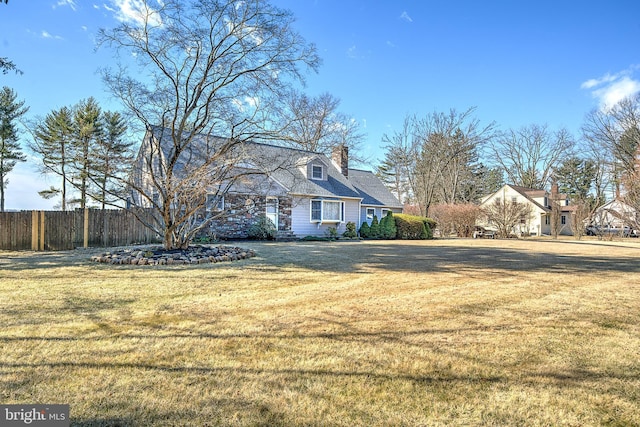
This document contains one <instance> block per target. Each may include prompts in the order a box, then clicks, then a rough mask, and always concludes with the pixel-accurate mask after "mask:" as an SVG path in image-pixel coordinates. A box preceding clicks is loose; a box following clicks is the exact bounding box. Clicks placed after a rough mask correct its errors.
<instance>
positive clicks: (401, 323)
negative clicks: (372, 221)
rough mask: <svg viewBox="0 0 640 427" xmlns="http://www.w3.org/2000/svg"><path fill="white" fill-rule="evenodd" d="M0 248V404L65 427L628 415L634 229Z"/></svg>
mask: <svg viewBox="0 0 640 427" xmlns="http://www.w3.org/2000/svg"><path fill="white" fill-rule="evenodd" d="M239 245H240V246H243V247H247V248H254V249H255V250H256V251H257V254H258V256H257V257H256V258H252V259H248V260H243V261H238V262H233V263H224V264H207V265H204V264H203V265H198V266H194V267H184V266H175V267H159V266H156V267H149V266H145V267H142V266H117V267H114V266H108V265H105V264H97V263H91V262H90V261H88V258H89V256H90V255H92V254H93V253H94V252H95V251H82V250H78V251H72V252H60V253H31V252H24V253H18V252H0V325H1V329H0V403H5V404H6V403H31V404H52V403H64V404H69V405H70V406H71V417H72V425H85V426H89V425H131V426H147V425H154V426H155V425H172V426H173V425H203V426H204V425H225V426H226V425H265V426H266V425H269V426H273V425H286V426H307V425H311V426H315V425H317V426H325V425H336V426H354V425H355V426H376V425H378V426H403V425H407V426H415V425H425V426H438V425H442V426H445V425H446V426H448V425H492V426H495V425H505V426H507V425H508V426H512V425H518V426H521V425H529V426H538V425H539V426H547V425H548V426H556V425H568V426H585V425H612V426H637V425H640V274H639V273H640V242H638V241H637V239H629V240H628V241H623V242H622V241H620V242H599V241H588V242H574V241H572V240H566V241H552V240H526V241H520V240H471V239H454V240H435V241H428V242H410V241H393V242H337V243H327V242H306V243H302V242H301V243H253V242H247V243H244V242H243V243H240V244H239Z"/></svg>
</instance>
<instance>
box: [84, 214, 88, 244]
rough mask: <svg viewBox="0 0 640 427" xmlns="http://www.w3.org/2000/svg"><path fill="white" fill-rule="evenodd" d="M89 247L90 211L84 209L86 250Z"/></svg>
mask: <svg viewBox="0 0 640 427" xmlns="http://www.w3.org/2000/svg"><path fill="white" fill-rule="evenodd" d="M88 247H89V209H88V208H87V207H86V206H85V208H84V248H85V249H86V248H88Z"/></svg>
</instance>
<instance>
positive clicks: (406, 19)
mask: <svg viewBox="0 0 640 427" xmlns="http://www.w3.org/2000/svg"><path fill="white" fill-rule="evenodd" d="M400 19H402V20H403V21H407V22H413V19H411V17H410V16H409V14H408V13H407V11H403V12H402V14H400Z"/></svg>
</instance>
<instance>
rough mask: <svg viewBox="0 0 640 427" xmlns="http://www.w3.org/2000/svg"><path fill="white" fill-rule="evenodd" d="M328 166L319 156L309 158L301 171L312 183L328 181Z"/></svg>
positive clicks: (303, 163)
mask: <svg viewBox="0 0 640 427" xmlns="http://www.w3.org/2000/svg"><path fill="white" fill-rule="evenodd" d="M327 168H328V165H327V164H326V163H325V162H323V161H322V159H321V158H320V157H319V156H313V157H308V158H306V159H304V160H303V162H301V164H300V170H301V171H302V173H303V174H304V176H305V177H306V178H307V179H310V180H312V181H326V180H327V176H328V171H327Z"/></svg>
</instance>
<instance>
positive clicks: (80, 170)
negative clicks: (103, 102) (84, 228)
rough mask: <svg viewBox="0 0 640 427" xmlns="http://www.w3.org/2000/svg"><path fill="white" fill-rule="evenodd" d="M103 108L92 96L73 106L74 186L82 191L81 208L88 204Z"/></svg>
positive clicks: (100, 131)
mask: <svg viewBox="0 0 640 427" xmlns="http://www.w3.org/2000/svg"><path fill="white" fill-rule="evenodd" d="M101 116H102V110H101V109H100V106H99V105H98V102H97V101H96V100H95V99H94V98H93V97H92V98H89V99H86V100H82V101H80V102H79V103H78V104H77V105H76V106H75V107H74V108H73V128H74V138H73V145H74V151H73V152H74V159H73V160H74V161H73V163H72V165H73V169H74V176H73V178H74V186H75V187H77V189H78V190H79V191H80V200H79V201H80V208H85V207H86V206H87V195H88V194H87V193H88V190H89V189H88V186H89V175H90V173H91V169H92V165H91V162H92V156H91V154H92V152H93V151H94V149H95V148H94V147H95V146H96V144H97V141H98V140H99V139H100V138H101V133H102V123H101V121H100V119H101Z"/></svg>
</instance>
